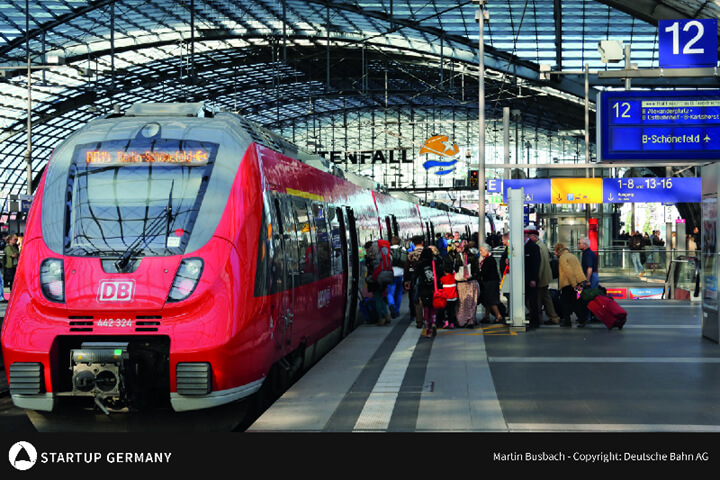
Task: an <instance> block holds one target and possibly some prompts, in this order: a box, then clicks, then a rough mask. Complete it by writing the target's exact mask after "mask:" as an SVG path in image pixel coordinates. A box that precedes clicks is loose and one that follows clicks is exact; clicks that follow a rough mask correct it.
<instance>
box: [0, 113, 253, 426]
mask: <svg viewBox="0 0 720 480" xmlns="http://www.w3.org/2000/svg"><path fill="white" fill-rule="evenodd" d="M158 110H159V111H158ZM198 111H200V112H201V110H197V105H194V104H183V105H176V106H174V107H171V106H167V105H166V106H163V107H162V108H159V107H157V106H156V107H155V108H153V107H152V106H147V105H146V106H135V107H133V108H132V109H130V110H129V111H128V112H127V113H126V115H124V116H123V117H120V118H107V119H102V120H96V121H93V122H90V123H89V124H88V125H87V126H86V127H84V128H83V129H81V130H80V131H78V132H77V133H75V134H74V135H73V136H72V137H70V138H69V139H68V140H66V141H65V142H64V143H63V144H62V145H61V146H60V147H58V148H57V149H56V150H55V152H54V153H53V158H52V159H51V161H50V163H49V164H48V168H47V171H46V172H45V176H44V180H43V182H42V183H41V185H40V187H39V189H38V191H37V192H36V200H35V202H34V203H33V206H32V209H31V212H30V215H29V218H28V224H27V228H26V234H25V237H24V241H23V249H22V253H21V256H20V263H19V265H18V269H17V273H16V277H15V283H14V285H13V288H12V293H11V298H10V302H9V305H8V310H7V313H6V316H5V320H4V324H3V330H2V347H3V358H4V362H5V368H6V372H7V375H8V380H9V383H10V391H11V394H12V398H13V401H14V403H15V405H16V406H19V407H22V408H27V409H31V410H38V411H52V410H53V409H54V408H57V407H58V405H59V404H62V405H69V406H71V408H76V406H85V407H91V408H95V407H97V408H99V409H101V410H103V411H105V412H106V413H107V412H108V411H112V410H123V409H129V410H146V409H154V408H166V407H168V406H172V408H173V409H175V410H176V411H182V410H195V409H201V408H207V407H212V406H215V405H219V404H223V403H228V402H229V401H232V400H234V399H236V398H241V397H243V396H246V395H248V394H250V393H252V392H253V391H255V390H256V389H257V388H258V387H259V384H260V380H259V378H258V377H259V374H258V373H257V372H255V371H253V368H254V367H253V365H254V360H253V358H252V356H251V355H250V351H251V345H252V343H253V341H254V337H255V334H254V333H253V332H252V331H251V330H252V329H249V328H245V325H242V322H243V320H242V318H244V317H242V312H240V311H239V309H240V307H239V305H242V303H243V302H244V301H247V302H249V301H251V298H250V299H247V298H242V297H243V296H244V295H245V296H247V295H248V294H247V293H246V292H247V291H249V292H252V290H253V289H252V288H245V287H247V285H245V286H244V287H243V286H242V285H239V284H238V282H237V279H238V278H244V279H247V278H252V272H250V271H248V270H247V269H248V268H249V267H248V266H247V264H254V262H247V261H246V260H244V259H242V258H241V256H240V254H239V253H238V252H239V251H242V250H243V249H244V250H246V253H247V252H250V251H252V249H253V245H252V244H251V245H245V244H243V243H242V242H243V240H242V239H243V238H246V236H243V235H238V232H242V231H245V232H246V233H247V235H250V236H252V235H253V234H254V235H255V239H257V238H258V237H257V229H258V228H259V220H258V221H257V222H255V221H254V217H252V216H249V215H245V214H244V209H255V205H254V202H255V201H256V199H255V195H253V193H252V192H250V190H252V189H240V188H239V187H237V186H234V185H235V183H236V182H238V181H239V180H238V179H240V178H242V179H243V181H247V182H248V183H249V184H251V185H257V184H259V180H258V177H257V176H258V173H257V168H251V167H248V172H246V173H245V174H244V177H243V173H242V171H241V170H242V166H241V165H242V164H243V156H244V155H245V153H246V152H248V151H250V152H252V149H248V146H249V145H250V144H251V139H250V138H248V136H247V134H246V133H243V132H242V131H241V130H240V129H238V128H235V127H237V125H232V120H228V119H225V120H220V119H217V118H197V116H195V115H196V114H197V113H198ZM244 163H245V164H248V165H250V164H252V163H253V162H244ZM255 165H257V162H255ZM240 190H242V192H241V193H239V192H240ZM256 210H257V209H256ZM256 216H259V214H258V215H256ZM250 217H252V218H250ZM238 238H239V240H238ZM247 238H250V237H247ZM238 241H239V242H240V243H239V244H238ZM254 243H255V246H256V244H257V240H255V241H254ZM250 295H252V293H250ZM246 307H247V308H251V307H250V306H249V304H248V305H246ZM230 363H232V364H233V365H230Z"/></svg>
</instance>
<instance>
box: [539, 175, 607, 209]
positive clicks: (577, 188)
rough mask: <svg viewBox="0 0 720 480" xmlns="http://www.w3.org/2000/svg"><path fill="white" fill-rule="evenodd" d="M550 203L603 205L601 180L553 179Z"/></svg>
mask: <svg viewBox="0 0 720 480" xmlns="http://www.w3.org/2000/svg"><path fill="white" fill-rule="evenodd" d="M551 199H552V203H603V180H602V178H553V179H552V186H551Z"/></svg>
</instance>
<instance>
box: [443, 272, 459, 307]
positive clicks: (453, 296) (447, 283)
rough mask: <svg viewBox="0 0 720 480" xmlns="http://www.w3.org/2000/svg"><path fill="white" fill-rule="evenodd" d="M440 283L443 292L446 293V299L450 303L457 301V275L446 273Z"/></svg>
mask: <svg viewBox="0 0 720 480" xmlns="http://www.w3.org/2000/svg"><path fill="white" fill-rule="evenodd" d="M440 283H442V286H443V292H445V298H447V299H448V300H449V301H453V300H457V298H458V291H457V283H456V280H455V275H453V274H452V273H446V274H445V275H443V276H442V277H441V278H440Z"/></svg>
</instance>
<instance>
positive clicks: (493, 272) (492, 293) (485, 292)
mask: <svg viewBox="0 0 720 480" xmlns="http://www.w3.org/2000/svg"><path fill="white" fill-rule="evenodd" d="M478 251H479V253H480V259H481V260H480V261H479V262H478V264H479V267H480V268H479V273H478V278H479V279H480V284H481V285H482V288H481V289H480V291H481V292H482V293H481V295H480V298H481V303H482V305H483V307H485V316H484V317H483V319H482V320H481V323H490V311H492V313H493V315H495V320H494V321H493V323H505V318H504V317H503V316H502V314H501V313H500V309H499V308H500V307H499V306H500V273H499V272H498V266H497V262H496V261H495V257H493V256H492V252H491V251H490V246H489V245H487V244H481V245H480V248H479V249H478Z"/></svg>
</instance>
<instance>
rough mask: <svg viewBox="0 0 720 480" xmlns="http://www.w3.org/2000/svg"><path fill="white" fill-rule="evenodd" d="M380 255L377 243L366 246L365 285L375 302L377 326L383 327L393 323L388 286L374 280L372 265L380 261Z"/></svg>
mask: <svg viewBox="0 0 720 480" xmlns="http://www.w3.org/2000/svg"><path fill="white" fill-rule="evenodd" d="M379 255H380V251H379V250H378V249H377V241H374V242H373V241H370V242H367V243H366V244H365V265H366V268H367V272H366V276H365V285H366V286H367V290H368V292H370V293H371V294H372V297H373V300H374V301H375V311H376V312H377V315H378V321H377V323H376V325H377V326H379V327H382V326H384V325H389V324H390V322H391V320H390V318H391V317H390V310H389V309H388V303H387V298H386V297H387V286H386V285H384V284H380V283H379V282H376V281H374V280H373V279H372V273H373V268H372V267H370V265H372V264H373V263H374V262H376V261H378V260H377V258H378V256H379Z"/></svg>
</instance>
